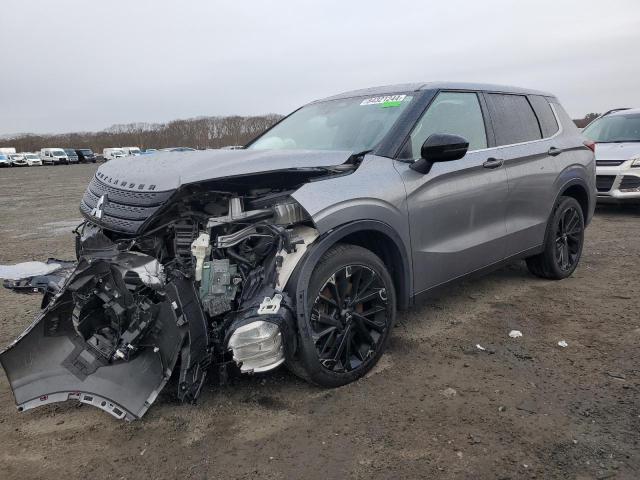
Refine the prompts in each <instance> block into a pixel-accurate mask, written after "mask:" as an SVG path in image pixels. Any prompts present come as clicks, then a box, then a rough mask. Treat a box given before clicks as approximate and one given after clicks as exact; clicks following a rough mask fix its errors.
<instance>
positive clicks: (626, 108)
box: [600, 107, 631, 117]
mask: <svg viewBox="0 0 640 480" xmlns="http://www.w3.org/2000/svg"><path fill="white" fill-rule="evenodd" d="M622 110H631V107H622V108H612V109H611V110H608V111H606V112H604V113H603V114H602V115H600V116H601V117H604V116H605V115H609V114H610V113H614V112H621V111H622Z"/></svg>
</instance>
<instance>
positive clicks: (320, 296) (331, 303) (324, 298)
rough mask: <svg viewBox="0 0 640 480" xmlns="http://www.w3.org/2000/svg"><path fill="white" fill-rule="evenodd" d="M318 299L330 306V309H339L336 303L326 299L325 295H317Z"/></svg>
mask: <svg viewBox="0 0 640 480" xmlns="http://www.w3.org/2000/svg"><path fill="white" fill-rule="evenodd" d="M318 298H319V299H320V300H322V301H323V302H326V303H328V304H329V305H331V306H332V307H335V308H340V307H339V306H338V303H337V302H336V301H335V300H334V299H333V298H329V297H327V296H326V295H322V294H320V295H318Z"/></svg>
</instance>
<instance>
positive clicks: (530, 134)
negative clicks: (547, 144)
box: [487, 93, 542, 145]
mask: <svg viewBox="0 0 640 480" xmlns="http://www.w3.org/2000/svg"><path fill="white" fill-rule="evenodd" d="M487 106H488V108H489V113H490V115H491V119H492V121H493V125H494V130H495V137H496V144H497V145H511V144H513V143H522V142H529V141H532V140H540V139H541V138H542V133H541V131H540V125H539V124H538V119H537V118H536V115H535V113H533V108H531V104H529V101H528V100H527V97H525V96H523V95H506V94H499V93H489V94H487Z"/></svg>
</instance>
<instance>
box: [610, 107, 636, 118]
mask: <svg viewBox="0 0 640 480" xmlns="http://www.w3.org/2000/svg"><path fill="white" fill-rule="evenodd" d="M639 113H640V108H624V109H622V108H621V109H620V110H616V111H615V112H608V113H605V115H606V116H607V117H609V116H614V115H621V116H623V115H637V114H639Z"/></svg>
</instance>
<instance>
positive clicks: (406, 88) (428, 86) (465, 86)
mask: <svg viewBox="0 0 640 480" xmlns="http://www.w3.org/2000/svg"><path fill="white" fill-rule="evenodd" d="M422 90H481V91H488V92H501V93H519V94H521V95H542V96H545V97H555V95H553V94H552V93H548V92H541V91H539V90H531V89H528V88H520V87H509V86H507V85H493V84H488V83H463V82H419V83H399V84H396V85H384V86H381V87H371V88H363V89H360V90H351V91H349V92H344V93H339V94H338V95H333V96H330V97H327V98H323V99H320V100H316V101H325V100H337V99H340V98H349V97H365V96H371V95H390V94H393V93H407V92H418V91H422Z"/></svg>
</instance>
